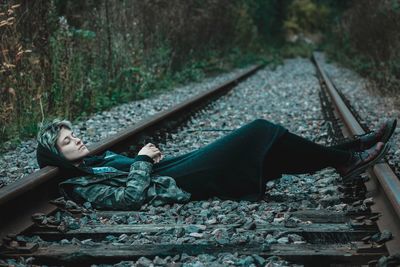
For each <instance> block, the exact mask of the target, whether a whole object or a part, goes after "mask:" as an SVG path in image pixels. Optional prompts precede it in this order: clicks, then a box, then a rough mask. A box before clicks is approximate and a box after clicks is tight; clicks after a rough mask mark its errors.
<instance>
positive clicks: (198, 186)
mask: <svg viewBox="0 0 400 267" xmlns="http://www.w3.org/2000/svg"><path fill="white" fill-rule="evenodd" d="M396 123H397V122H396V120H388V121H386V122H385V123H383V124H382V125H381V126H380V127H379V128H378V130H377V131H374V132H371V133H368V134H365V135H363V136H361V137H356V138H355V139H354V140H352V141H349V142H346V143H343V144H340V145H336V146H332V147H325V146H322V145H319V144H316V143H314V142H311V141H309V140H307V139H304V138H302V137H300V136H297V135H295V134H292V133H290V132H289V131H288V130H287V129H285V128H284V127H282V126H280V125H276V124H274V123H271V122H269V121H266V120H264V119H256V120H254V121H252V122H251V123H248V124H246V125H244V126H242V127H240V128H238V129H236V130H235V131H232V132H231V133H230V134H228V135H226V136H224V137H222V138H219V139H217V140H216V141H214V142H212V143H210V144H209V145H207V146H205V147H202V148H200V149H197V150H194V151H192V152H190V153H187V154H183V155H180V156H177V157H170V158H165V159H164V156H163V154H162V153H161V151H160V150H159V149H158V148H157V147H156V146H155V145H153V144H151V143H149V144H147V145H145V146H144V147H143V148H142V149H141V150H140V151H139V153H138V155H137V156H136V157H135V158H129V157H125V156H123V155H119V154H116V153H113V152H111V151H107V152H105V153H104V154H103V155H100V156H90V155H89V150H88V148H87V147H86V146H85V144H84V143H83V142H82V140H81V139H79V138H78V137H77V136H75V134H74V133H73V131H72V126H71V123H70V122H68V121H65V120H63V121H61V120H54V121H53V122H51V123H49V124H47V125H45V126H43V127H42V128H41V130H40V131H39V133H38V148H37V160H38V163H39V165H40V167H45V166H47V165H51V166H58V167H60V168H61V169H62V171H63V172H64V173H65V172H66V173H68V174H69V175H70V176H72V177H73V178H70V179H68V180H66V181H63V182H61V183H60V191H61V193H62V194H63V195H64V196H65V197H67V198H69V199H72V200H74V201H75V202H78V203H83V202H86V201H87V202H90V203H91V204H92V206H93V207H94V208H97V209H114V210H138V209H140V207H141V206H142V204H143V203H150V204H152V205H155V206H157V205H163V204H167V203H184V202H187V201H189V200H201V199H207V198H209V197H213V196H217V197H219V198H221V199H232V200H250V201H256V200H259V199H261V198H262V197H263V196H264V193H265V184H266V182H267V181H268V180H271V179H276V178H279V177H281V175H282V174H302V173H310V172H315V171H318V170H321V169H323V168H326V167H333V168H335V169H336V170H337V171H338V172H339V174H341V176H342V177H343V179H348V178H349V177H353V176H354V175H356V174H359V173H361V172H363V171H364V170H365V169H366V168H368V167H370V166H372V165H373V164H375V163H376V162H377V161H378V160H379V159H381V158H382V157H383V156H384V155H385V153H386V152H387V150H388V144H387V142H388V140H389V138H390V137H391V136H392V135H393V132H394V130H395V127H396Z"/></svg>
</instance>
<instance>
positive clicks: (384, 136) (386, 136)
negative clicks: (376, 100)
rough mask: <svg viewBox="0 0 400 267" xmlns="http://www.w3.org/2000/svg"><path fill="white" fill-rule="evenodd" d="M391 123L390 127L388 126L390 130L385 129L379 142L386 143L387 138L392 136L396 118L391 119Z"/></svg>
mask: <svg viewBox="0 0 400 267" xmlns="http://www.w3.org/2000/svg"><path fill="white" fill-rule="evenodd" d="M391 125H392V127H391V128H390V131H386V133H385V134H384V135H383V137H382V140H381V141H380V142H383V143H387V142H388V141H389V139H390V138H391V137H392V136H393V133H394V130H396V126H397V119H393V120H391Z"/></svg>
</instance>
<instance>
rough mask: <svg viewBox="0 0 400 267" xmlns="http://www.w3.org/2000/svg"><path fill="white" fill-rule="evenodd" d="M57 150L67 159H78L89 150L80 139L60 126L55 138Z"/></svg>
mask: <svg viewBox="0 0 400 267" xmlns="http://www.w3.org/2000/svg"><path fill="white" fill-rule="evenodd" d="M57 147H58V151H60V153H61V154H63V155H64V157H65V158H66V159H67V160H69V161H76V160H79V159H81V158H83V157H85V156H87V155H88V154H89V150H88V149H87V147H86V146H85V144H84V143H83V142H82V140H81V139H79V138H78V137H76V136H75V135H74V132H72V131H71V130H69V129H67V128H65V127H62V128H61V130H60V135H59V137H58V139H57Z"/></svg>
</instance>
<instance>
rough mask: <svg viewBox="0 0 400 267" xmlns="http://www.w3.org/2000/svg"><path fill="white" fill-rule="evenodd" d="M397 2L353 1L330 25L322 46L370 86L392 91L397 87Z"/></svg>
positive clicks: (399, 45)
mask: <svg viewBox="0 0 400 267" xmlns="http://www.w3.org/2000/svg"><path fill="white" fill-rule="evenodd" d="M399 27H400V5H399V4H398V2H397V1H391V0H390V1H373V0H366V1H362V2H359V1H353V2H352V4H351V5H350V6H349V7H348V8H347V10H346V12H344V14H343V16H341V17H340V18H339V19H338V20H337V23H336V24H335V25H334V28H333V31H332V35H331V36H330V39H329V44H330V45H327V47H326V49H327V51H328V53H329V55H330V57H331V58H332V59H335V60H337V61H339V62H341V63H342V64H344V65H345V66H348V67H351V68H353V69H354V70H355V71H357V72H359V73H360V74H361V75H363V76H365V77H368V78H369V81H370V84H369V86H370V87H371V88H374V89H376V90H378V91H381V92H389V93H395V92H397V90H398V88H399V86H400V75H399V73H400V64H399V62H400V53H399V51H400V50H399V49H400V33H399V31H398V29H399Z"/></svg>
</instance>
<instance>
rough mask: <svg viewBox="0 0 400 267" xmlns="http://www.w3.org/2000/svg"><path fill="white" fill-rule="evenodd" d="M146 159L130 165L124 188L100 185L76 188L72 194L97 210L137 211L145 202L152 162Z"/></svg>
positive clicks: (143, 158)
mask: <svg viewBox="0 0 400 267" xmlns="http://www.w3.org/2000/svg"><path fill="white" fill-rule="evenodd" d="M146 157H147V156H145V157H142V158H141V160H136V161H135V162H134V163H133V164H132V165H131V168H130V171H129V174H128V178H127V179H126V185H125V186H112V185H106V184H101V183H99V184H91V185H88V186H76V187H75V188H74V194H77V195H78V196H79V197H80V198H83V199H84V200H85V201H88V202H90V203H91V204H92V206H93V207H94V208H97V209H107V210H139V209H140V208H141V206H142V204H143V203H144V201H145V200H146V196H147V189H148V187H149V186H150V181H151V177H150V173H151V170H152V166H153V164H152V163H151V162H152V161H153V160H152V159H151V158H150V157H148V158H146ZM150 160H151V162H150Z"/></svg>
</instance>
